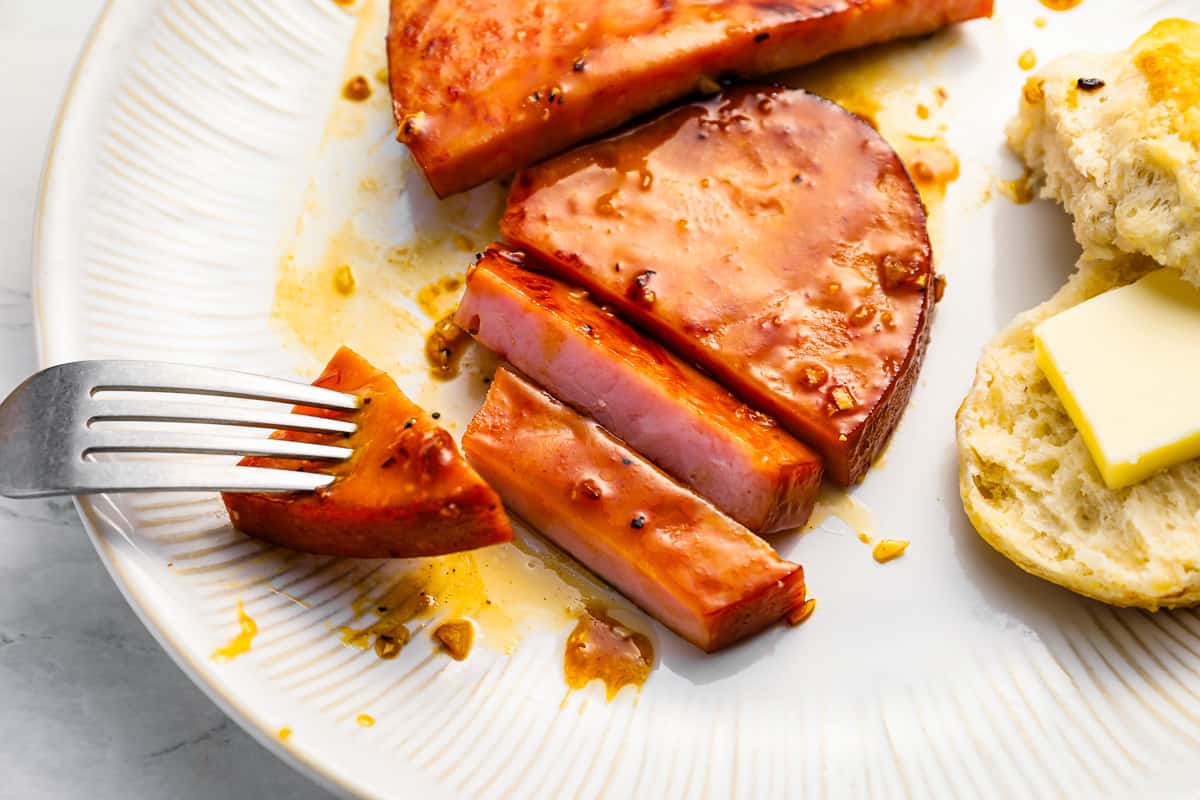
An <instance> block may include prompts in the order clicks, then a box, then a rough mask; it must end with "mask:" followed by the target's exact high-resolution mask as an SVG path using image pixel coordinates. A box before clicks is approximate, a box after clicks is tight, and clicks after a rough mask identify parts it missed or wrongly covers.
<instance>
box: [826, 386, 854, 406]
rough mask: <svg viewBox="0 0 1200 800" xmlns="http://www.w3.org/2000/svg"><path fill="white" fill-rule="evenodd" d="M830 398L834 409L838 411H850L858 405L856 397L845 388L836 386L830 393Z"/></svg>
mask: <svg viewBox="0 0 1200 800" xmlns="http://www.w3.org/2000/svg"><path fill="white" fill-rule="evenodd" d="M829 396H830V398H832V400H833V405H834V408H835V409H836V410H837V411H850V410H851V409H853V408H854V406H855V405H856V403H855V400H854V395H852V394H851V393H850V390H849V389H848V388H846V387H845V386H835V387H833V391H832V392H830V395H829Z"/></svg>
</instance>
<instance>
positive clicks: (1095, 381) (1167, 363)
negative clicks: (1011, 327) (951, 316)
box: [1034, 269, 1200, 489]
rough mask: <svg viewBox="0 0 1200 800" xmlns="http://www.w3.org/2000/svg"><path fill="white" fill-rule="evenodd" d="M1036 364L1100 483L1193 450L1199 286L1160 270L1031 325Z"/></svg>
mask: <svg viewBox="0 0 1200 800" xmlns="http://www.w3.org/2000/svg"><path fill="white" fill-rule="evenodd" d="M1034 338H1035V347H1036V357H1037V364H1038V366H1039V367H1040V368H1041V370H1042V372H1043V373H1045V375H1046V377H1047V378H1048V379H1049V381H1050V385H1051V386H1053V387H1054V391H1055V392H1056V393H1057V394H1058V396H1059V399H1061V400H1062V403H1063V405H1064V406H1065V407H1066V409H1067V413H1068V414H1069V415H1070V417H1071V420H1072V421H1073V422H1074V423H1075V426H1076V427H1077V428H1078V429H1079V432H1080V434H1081V435H1082V436H1083V440H1084V442H1085V443H1086V444H1087V448H1088V451H1089V452H1090V453H1091V455H1092V459H1093V460H1094V461H1095V462H1096V466H1097V467H1098V468H1099V470H1100V474H1101V476H1102V477H1103V478H1104V482H1105V483H1106V484H1107V485H1108V486H1109V487H1110V488H1113V489H1119V488H1122V487H1125V486H1130V485H1132V484H1135V483H1138V482H1139V481H1142V480H1145V479H1146V478H1148V477H1150V476H1151V475H1153V474H1154V473H1155V472H1158V471H1159V470H1161V469H1165V468H1167V467H1170V466H1172V465H1174V464H1178V463H1180V462H1183V461H1189V460H1191V459H1193V458H1200V289H1197V288H1196V287H1194V286H1192V285H1191V284H1189V283H1187V282H1186V281H1184V280H1183V279H1182V278H1181V277H1180V276H1179V273H1177V272H1175V271H1174V270H1169V269H1162V270H1158V271H1157V272H1152V273H1150V274H1149V275H1146V276H1145V277H1143V278H1141V279H1140V280H1138V281H1136V282H1135V283H1132V284H1130V285H1128V286H1123V287H1120V288H1118V289H1113V290H1112V291H1109V292H1105V293H1104V294H1102V295H1098V296H1097V297H1093V298H1092V299H1091V300H1088V301H1087V302H1085V303H1081V304H1079V305H1077V306H1075V307H1074V308H1070V309H1068V310H1066V311H1064V312H1063V313H1061V314H1058V315H1057V316H1054V317H1051V318H1050V319H1048V320H1046V321H1044V322H1042V323H1041V324H1040V325H1038V326H1037V328H1036V329H1035V330H1034Z"/></svg>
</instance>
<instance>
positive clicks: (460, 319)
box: [455, 246, 821, 532]
mask: <svg viewBox="0 0 1200 800" xmlns="http://www.w3.org/2000/svg"><path fill="white" fill-rule="evenodd" d="M455 322H457V323H458V325H459V327H461V328H464V329H466V330H467V331H469V332H470V333H471V334H472V335H474V336H475V338H476V339H477V340H478V341H479V342H480V343H481V344H483V346H484V347H487V348H488V349H490V350H493V351H495V352H496V353H498V354H500V356H501V357H502V358H505V359H506V360H507V361H508V362H509V363H511V364H512V365H513V366H515V367H516V368H517V369H519V370H520V371H521V372H523V373H525V374H526V375H528V376H529V377H530V378H532V379H533V380H534V381H536V382H537V383H539V384H541V385H542V386H545V387H546V388H547V389H549V390H550V392H551V393H552V394H553V395H554V396H555V397H557V398H558V399H560V400H563V401H565V402H566V403H569V404H570V405H572V406H574V407H575V408H577V409H579V410H580V411H582V412H584V413H585V414H587V415H590V416H591V417H592V418H593V419H595V420H596V421H597V422H599V423H600V424H601V425H603V426H604V427H605V428H607V429H608V430H609V431H610V432H612V433H613V434H615V435H616V436H618V437H619V438H621V439H622V440H624V441H625V442H627V443H628V444H629V445H630V446H631V447H633V448H634V449H635V450H637V451H638V452H640V453H642V454H643V455H644V456H646V457H647V458H648V459H649V460H650V461H652V462H654V463H655V464H656V465H657V466H658V467H660V468H661V469H663V470H664V471H665V472H667V473H669V474H670V475H672V476H673V477H674V478H676V479H677V480H679V481H681V482H682V483H684V484H686V485H688V486H690V487H691V488H692V489H694V490H696V492H697V493H698V494H700V495H701V496H702V497H705V498H707V499H708V500H709V501H710V502H711V503H712V504H713V505H715V506H716V507H717V508H719V509H721V510H722V511H723V512H725V513H726V514H728V515H729V516H731V517H733V519H735V520H736V521H738V522H740V523H741V524H743V525H745V526H746V527H747V528H749V529H750V530H753V531H759V532H771V531H777V530H783V529H786V528H796V527H799V526H800V525H803V524H804V522H805V521H806V520H807V519H808V516H809V514H810V513H811V512H812V507H813V503H814V502H815V501H816V496H817V491H818V489H819V486H820V480H821V461H820V458H819V457H818V456H817V455H816V454H815V453H813V452H812V451H811V450H809V449H808V448H807V447H805V446H804V445H802V444H800V443H799V442H798V441H796V440H795V439H793V438H792V437H791V436H790V435H788V434H787V433H785V432H784V431H783V430H782V429H781V428H780V427H779V426H778V425H776V424H775V421H774V420H772V419H771V418H770V417H767V416H765V415H764V414H761V413H759V412H757V411H754V410H753V409H751V408H749V407H748V406H747V405H745V404H744V403H742V402H741V401H739V400H737V399H736V398H735V397H734V396H733V395H731V394H730V393H729V392H728V391H726V390H725V389H723V388H721V386H720V385H718V384H717V383H716V382H714V381H713V380H712V379H711V378H708V377H706V376H705V375H702V374H701V373H700V372H699V371H697V370H696V369H695V368H694V367H692V366H689V365H688V364H686V363H684V362H683V361H682V360H680V359H679V358H677V357H676V356H674V355H672V354H671V353H669V352H668V351H667V350H666V349H665V348H663V347H662V346H661V345H658V344H656V343H654V342H652V341H651V340H649V339H647V338H646V337H644V336H642V335H641V334H640V333H638V332H637V331H635V330H634V329H633V328H631V327H630V326H629V325H628V324H626V323H625V322H623V321H621V320H620V319H618V318H617V317H616V316H615V315H614V313H613V312H612V311H611V310H608V309H605V308H602V307H601V306H598V305H597V304H596V303H594V302H592V301H591V300H590V299H589V298H588V295H587V292H586V291H581V290H579V289H576V288H574V287H572V286H569V285H567V284H565V283H562V282H561V281H557V280H555V279H553V278H551V277H549V276H547V275H544V274H540V273H537V272H533V271H530V270H529V269H527V268H526V267H525V264H524V257H523V256H522V255H521V254H520V253H518V252H513V251H509V250H505V249H502V248H501V247H498V246H493V247H491V248H489V249H488V250H487V251H486V252H485V253H484V254H483V257H482V258H481V259H480V260H479V262H478V263H476V264H475V265H474V266H473V267H472V268H471V269H470V271H468V273H467V286H466V291H465V292H464V294H463V298H462V301H461V302H460V303H459V307H458V312H457V313H456V315H455Z"/></svg>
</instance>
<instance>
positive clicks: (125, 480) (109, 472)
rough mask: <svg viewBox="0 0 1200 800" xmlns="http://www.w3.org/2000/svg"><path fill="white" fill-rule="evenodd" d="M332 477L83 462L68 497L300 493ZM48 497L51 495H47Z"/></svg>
mask: <svg viewBox="0 0 1200 800" xmlns="http://www.w3.org/2000/svg"><path fill="white" fill-rule="evenodd" d="M332 482H333V476H331V475H322V474H319V473H313V472H297V471H294V470H285V469H267V468H264V467H239V466H234V465H217V464H197V463H189V464H183V463H177V462H168V461H161V462H158V461H156V462H128V461H93V462H87V463H85V465H84V469H82V470H80V480H79V485H78V488H76V487H74V486H72V487H66V488H67V489H68V491H69V492H71V493H87V494H92V493H96V492H137V491H196V492H210V491H211V492H216V491H224V492H303V491H312V490H314V489H319V488H321V487H323V486H328V485H329V484H331V483H332ZM48 493H52V492H48Z"/></svg>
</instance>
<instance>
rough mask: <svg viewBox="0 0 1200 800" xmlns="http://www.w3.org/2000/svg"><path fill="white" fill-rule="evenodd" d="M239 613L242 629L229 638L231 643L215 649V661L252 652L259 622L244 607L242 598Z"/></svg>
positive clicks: (231, 658) (238, 602)
mask: <svg viewBox="0 0 1200 800" xmlns="http://www.w3.org/2000/svg"><path fill="white" fill-rule="evenodd" d="M237 613H238V626H239V628H240V630H239V631H238V634H237V636H234V637H233V638H232V639H230V640H229V644H227V645H225V646H224V647H218V648H217V649H216V650H214V651H213V654H212V658H213V660H214V661H231V660H233V659H235V658H237V657H238V656H240V655H242V654H243V653H248V652H250V646H251V644H252V643H253V642H254V637H255V636H257V635H258V623H257V622H255V621H254V620H253V619H251V618H250V615H249V614H247V613H246V609H245V608H243V607H242V601H241V600H238V601H237Z"/></svg>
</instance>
